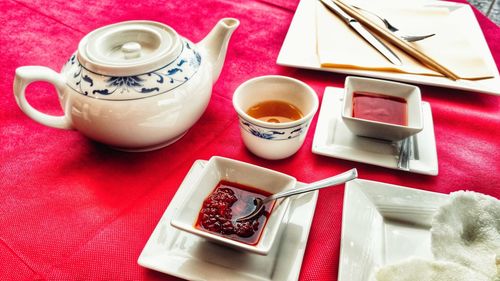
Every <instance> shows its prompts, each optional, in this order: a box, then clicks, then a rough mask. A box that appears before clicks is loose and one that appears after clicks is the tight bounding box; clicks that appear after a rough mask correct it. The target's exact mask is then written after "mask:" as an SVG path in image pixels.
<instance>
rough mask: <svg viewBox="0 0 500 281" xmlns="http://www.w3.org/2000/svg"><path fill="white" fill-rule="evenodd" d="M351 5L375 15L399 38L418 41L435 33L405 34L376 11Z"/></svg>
mask: <svg viewBox="0 0 500 281" xmlns="http://www.w3.org/2000/svg"><path fill="white" fill-rule="evenodd" d="M351 6H352V7H354V8H356V9H358V10H361V11H365V12H367V13H369V14H372V15H374V16H376V17H377V18H379V19H380V20H381V21H382V22H383V23H384V25H385V27H386V28H387V29H389V31H391V32H392V33H394V34H395V35H397V36H398V37H400V38H401V39H403V40H405V41H408V42H415V41H420V40H423V39H425V38H429V37H431V36H434V35H435V33H432V34H426V35H407V34H402V33H401V31H400V30H399V29H398V28H396V27H395V26H394V25H392V24H391V23H390V22H389V21H388V20H387V19H385V18H383V17H381V16H379V15H377V14H376V13H374V12H372V11H368V10H366V9H363V8H361V7H358V6H355V5H351Z"/></svg>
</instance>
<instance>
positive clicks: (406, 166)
mask: <svg viewBox="0 0 500 281" xmlns="http://www.w3.org/2000/svg"><path fill="white" fill-rule="evenodd" d="M412 151H413V136H409V137H407V138H405V139H404V140H402V141H401V146H400V149H399V159H398V168H399V169H401V170H404V171H409V170H410V160H411V156H412Z"/></svg>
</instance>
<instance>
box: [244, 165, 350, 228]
mask: <svg viewBox="0 0 500 281" xmlns="http://www.w3.org/2000/svg"><path fill="white" fill-rule="evenodd" d="M357 177H358V171H357V170H356V168H354V169H351V170H349V171H347V172H344V173H342V174H338V175H335V176H333V177H329V178H326V179H323V180H320V181H316V182H313V183H310V184H308V185H306V186H303V187H300V188H296V189H292V190H287V191H283V192H279V193H275V194H273V195H271V196H268V197H266V198H264V199H260V198H254V200H253V203H254V204H255V209H254V210H253V211H252V212H250V214H248V215H245V216H242V217H239V218H237V219H236V221H237V222H240V221H244V220H249V219H251V218H253V217H255V216H258V215H260V214H261V211H262V208H263V207H264V205H265V204H266V203H268V202H271V201H273V200H276V199H278V198H282V197H288V196H292V195H296V194H301V193H305V192H309V191H314V190H317V189H320V188H325V187H331V186H335V185H339V184H342V183H345V182H348V181H350V180H353V179H355V178H357Z"/></svg>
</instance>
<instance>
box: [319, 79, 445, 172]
mask: <svg viewBox="0 0 500 281" xmlns="http://www.w3.org/2000/svg"><path fill="white" fill-rule="evenodd" d="M343 96H344V89H342V88H333V87H327V88H326V89H325V93H324V95H323V101H322V102H321V109H320V112H319V117H318V123H317V125H316V132H315V133H314V139H313V145H312V152H313V153H316V154H320V155H325V156H330V157H335V158H340V159H345V160H351V161H357V162H361V163H367V164H372V165H377V166H381V167H386V168H391V169H398V159H397V156H398V151H397V148H396V146H395V145H394V144H392V143H390V142H386V141H379V140H375V139H370V138H364V137H358V136H356V135H354V134H353V133H352V132H351V131H350V130H349V129H348V128H347V126H346V125H345V124H344V121H343V120H342V116H341V112H342V98H343ZM422 115H423V118H424V129H423V130H422V131H421V132H420V133H418V134H416V135H414V136H413V144H414V155H413V157H412V159H411V160H410V172H413V173H419V174H426V175H433V176H436V175H437V174H438V159H437V151H436V140H435V138H434V124H433V121H432V112H431V107H430V105H429V103H427V102H422Z"/></svg>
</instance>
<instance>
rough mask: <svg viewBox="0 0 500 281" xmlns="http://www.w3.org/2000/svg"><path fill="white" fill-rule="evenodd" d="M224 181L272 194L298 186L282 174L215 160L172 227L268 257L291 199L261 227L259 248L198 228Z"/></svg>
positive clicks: (280, 202) (280, 204)
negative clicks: (209, 199) (204, 209)
mask: <svg viewBox="0 0 500 281" xmlns="http://www.w3.org/2000/svg"><path fill="white" fill-rule="evenodd" d="M223 180H224V181H228V182H232V183H237V184H241V185H245V186H250V187H255V188H258V189H261V190H263V191H266V192H269V193H271V194H274V193H278V192H281V191H285V190H290V189H292V188H295V185H296V183H297V181H296V179H295V178H294V177H291V176H289V175H286V174H283V173H279V172H276V171H273V170H270V169H266V168H263V167H259V166H256V165H252V164H248V163H245V162H241V161H237V160H233V159H229V158H223V157H218V156H213V157H212V158H210V160H209V161H208V163H207V165H206V167H205V168H204V170H203V172H202V173H201V175H200V176H199V179H198V181H197V182H196V183H195V184H194V186H193V187H192V188H191V192H190V194H189V196H188V197H187V198H186V199H185V200H184V201H183V202H182V203H181V204H180V206H179V207H178V209H177V211H176V212H175V213H174V215H173V218H172V220H171V224H172V226H173V227H176V228H178V229H180V230H184V231H187V232H190V233H192V234H195V235H198V236H200V237H204V238H207V239H209V240H211V241H213V242H216V243H219V244H222V245H224V246H228V247H232V248H235V249H238V250H243V251H250V252H253V253H257V254H260V255H266V254H268V253H269V251H270V250H271V247H272V246H273V243H274V242H275V241H276V239H278V238H279V234H280V233H281V232H280V230H281V229H282V227H283V223H282V221H283V217H284V215H285V212H286V210H287V208H288V205H289V203H290V200H289V199H288V198H285V199H283V200H281V199H278V200H276V203H275V204H274V208H273V209H272V211H271V214H270V216H269V218H268V220H267V222H266V223H265V224H264V225H263V226H262V227H264V229H263V230H262V234H261V236H260V239H259V240H258V242H257V244H256V245H250V244H246V243H243V242H240V241H237V240H233V239H230V238H227V237H226V236H222V235H218V234H214V233H211V232H208V231H207V230H201V229H198V228H197V227H195V224H196V222H197V220H198V216H199V213H200V209H201V208H202V205H203V201H204V200H205V199H206V198H207V197H208V195H210V194H211V193H212V192H213V190H214V189H215V187H216V186H217V185H218V184H219V182H221V181H223Z"/></svg>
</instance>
